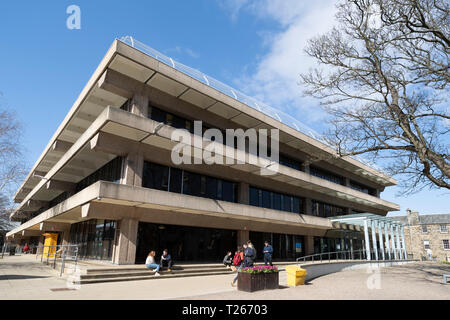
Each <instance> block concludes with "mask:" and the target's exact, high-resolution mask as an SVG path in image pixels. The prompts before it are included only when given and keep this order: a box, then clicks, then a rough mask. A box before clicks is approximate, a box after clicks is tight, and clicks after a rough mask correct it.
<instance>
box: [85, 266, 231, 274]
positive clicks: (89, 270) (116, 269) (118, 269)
mask: <svg viewBox="0 0 450 320" xmlns="http://www.w3.org/2000/svg"><path fill="white" fill-rule="evenodd" d="M205 268H208V269H209V270H219V269H224V268H225V267H224V265H223V264H220V265H214V266H209V265H192V266H189V265H182V266H176V265H175V266H173V268H172V271H185V270H197V269H205ZM144 270H147V268H146V267H145V266H144V265H139V266H135V267H125V268H121V267H113V268H87V269H86V274H90V273H115V272H134V271H136V272H138V271H144Z"/></svg>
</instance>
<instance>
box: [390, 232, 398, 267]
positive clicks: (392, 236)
mask: <svg viewBox="0 0 450 320" xmlns="http://www.w3.org/2000/svg"><path fill="white" fill-rule="evenodd" d="M391 244H392V251H393V252H394V259H395V260H397V259H398V258H397V249H396V248H395V238H394V226H393V225H392V224H391Z"/></svg>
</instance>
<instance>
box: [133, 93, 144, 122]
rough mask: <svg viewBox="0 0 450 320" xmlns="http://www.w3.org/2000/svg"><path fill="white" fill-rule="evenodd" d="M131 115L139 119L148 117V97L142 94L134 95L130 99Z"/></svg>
mask: <svg viewBox="0 0 450 320" xmlns="http://www.w3.org/2000/svg"><path fill="white" fill-rule="evenodd" d="M130 112H131V113H133V114H136V115H138V116H141V117H147V115H148V97H147V96H144V95H142V94H138V93H137V94H135V95H134V97H133V99H131V110H130Z"/></svg>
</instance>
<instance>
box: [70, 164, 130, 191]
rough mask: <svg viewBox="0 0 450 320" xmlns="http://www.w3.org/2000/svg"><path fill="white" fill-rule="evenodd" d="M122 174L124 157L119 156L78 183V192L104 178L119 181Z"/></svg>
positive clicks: (104, 179)
mask: <svg viewBox="0 0 450 320" xmlns="http://www.w3.org/2000/svg"><path fill="white" fill-rule="evenodd" d="M121 174H122V157H117V158H115V159H113V160H111V161H110V162H108V163H107V164H105V165H104V166H103V167H101V168H100V169H98V170H97V171H95V172H93V173H92V174H90V175H89V176H87V177H86V178H84V179H83V180H81V181H80V182H78V183H77V186H76V188H75V189H76V192H78V191H81V190H83V189H84V188H86V187H88V186H90V185H91V184H93V183H95V182H97V181H99V180H103V181H110V182H115V183H119V182H120V178H121Z"/></svg>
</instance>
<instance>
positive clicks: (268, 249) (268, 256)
mask: <svg viewBox="0 0 450 320" xmlns="http://www.w3.org/2000/svg"><path fill="white" fill-rule="evenodd" d="M263 254H264V265H265V266H267V264H269V265H270V266H272V254H273V248H272V246H271V245H270V244H269V241H265V242H264V249H263Z"/></svg>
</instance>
